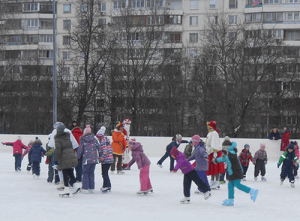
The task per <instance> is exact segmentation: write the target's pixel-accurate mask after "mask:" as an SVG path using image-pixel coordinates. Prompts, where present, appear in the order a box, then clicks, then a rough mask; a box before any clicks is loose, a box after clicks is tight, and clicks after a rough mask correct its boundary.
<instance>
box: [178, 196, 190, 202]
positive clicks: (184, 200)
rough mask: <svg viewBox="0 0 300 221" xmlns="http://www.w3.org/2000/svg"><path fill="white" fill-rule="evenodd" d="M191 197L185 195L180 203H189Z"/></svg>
mask: <svg viewBox="0 0 300 221" xmlns="http://www.w3.org/2000/svg"><path fill="white" fill-rule="evenodd" d="M189 202H190V197H184V198H183V199H182V200H180V203H189Z"/></svg>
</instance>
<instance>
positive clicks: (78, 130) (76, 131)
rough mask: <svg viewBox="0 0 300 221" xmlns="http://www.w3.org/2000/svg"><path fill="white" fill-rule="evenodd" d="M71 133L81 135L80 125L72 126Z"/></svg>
mask: <svg viewBox="0 0 300 221" xmlns="http://www.w3.org/2000/svg"><path fill="white" fill-rule="evenodd" d="M72 134H80V135H82V130H81V129H80V127H74V128H73V129H72Z"/></svg>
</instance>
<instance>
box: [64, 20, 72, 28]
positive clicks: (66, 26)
mask: <svg viewBox="0 0 300 221" xmlns="http://www.w3.org/2000/svg"><path fill="white" fill-rule="evenodd" d="M63 22H64V24H63V28H64V29H65V30H69V29H70V28H71V20H64V21H63Z"/></svg>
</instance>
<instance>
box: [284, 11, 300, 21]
mask: <svg viewBox="0 0 300 221" xmlns="http://www.w3.org/2000/svg"><path fill="white" fill-rule="evenodd" d="M283 17H284V20H285V21H294V20H299V12H286V13H284V14H283Z"/></svg>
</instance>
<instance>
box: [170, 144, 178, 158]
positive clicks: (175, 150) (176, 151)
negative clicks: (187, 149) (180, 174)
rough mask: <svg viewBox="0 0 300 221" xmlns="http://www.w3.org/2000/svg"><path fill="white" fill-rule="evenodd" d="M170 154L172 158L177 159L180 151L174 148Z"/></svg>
mask: <svg viewBox="0 0 300 221" xmlns="http://www.w3.org/2000/svg"><path fill="white" fill-rule="evenodd" d="M170 154H171V155H172V156H174V158H175V159H176V158H177V156H178V150H177V148H176V147H173V148H172V150H171V151H170Z"/></svg>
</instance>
